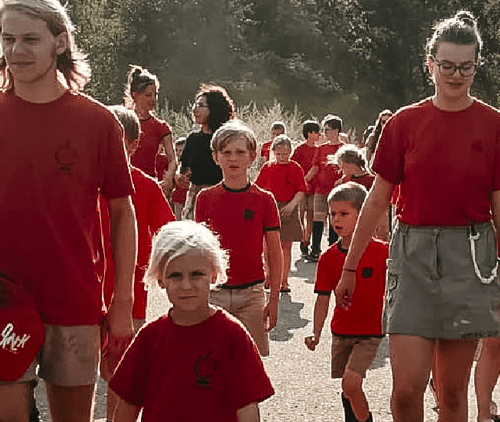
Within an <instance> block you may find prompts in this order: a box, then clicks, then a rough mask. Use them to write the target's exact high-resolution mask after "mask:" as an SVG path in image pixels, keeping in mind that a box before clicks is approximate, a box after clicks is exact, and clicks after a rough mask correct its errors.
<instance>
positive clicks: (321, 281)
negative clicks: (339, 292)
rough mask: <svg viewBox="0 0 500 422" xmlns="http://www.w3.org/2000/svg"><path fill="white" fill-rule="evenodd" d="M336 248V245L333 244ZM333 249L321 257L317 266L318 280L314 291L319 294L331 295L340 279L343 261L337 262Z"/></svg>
mask: <svg viewBox="0 0 500 422" xmlns="http://www.w3.org/2000/svg"><path fill="white" fill-rule="evenodd" d="M332 247H333V248H336V247H337V246H336V245H333V246H332ZM337 261H338V260H336V259H335V256H334V255H333V253H332V250H331V249H328V250H327V251H326V252H325V253H324V254H322V255H321V256H320V257H319V261H318V266H317V268H316V281H315V283H314V292H315V293H317V294H326V295H330V294H331V293H332V291H333V290H335V287H336V286H337V283H338V282H339V279H340V272H341V269H342V268H341V267H342V262H337Z"/></svg>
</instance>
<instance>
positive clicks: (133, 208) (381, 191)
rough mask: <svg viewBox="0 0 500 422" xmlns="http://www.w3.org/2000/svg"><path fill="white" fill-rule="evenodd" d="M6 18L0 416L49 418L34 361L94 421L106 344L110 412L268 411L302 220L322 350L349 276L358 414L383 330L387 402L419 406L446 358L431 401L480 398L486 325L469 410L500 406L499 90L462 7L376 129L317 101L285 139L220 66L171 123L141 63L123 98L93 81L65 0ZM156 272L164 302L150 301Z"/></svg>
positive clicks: (347, 388) (50, 387) (344, 324)
mask: <svg viewBox="0 0 500 422" xmlns="http://www.w3.org/2000/svg"><path fill="white" fill-rule="evenodd" d="M0 20H1V31H2V50H3V52H4V54H5V56H4V58H3V60H2V61H0V77H1V82H2V88H3V89H2V91H0V109H1V110H2V113H4V114H5V115H6V116H9V118H6V119H2V121H1V122H0V125H1V127H2V130H0V146H1V147H2V151H3V152H4V155H5V156H6V157H9V160H6V162H5V165H4V166H2V168H1V169H0V179H1V180H2V183H1V184H0V195H1V196H2V198H3V201H1V203H0V214H1V215H2V219H0V232H2V238H1V240H0V241H1V242H3V243H2V245H1V246H0V248H1V250H2V253H1V254H0V282H1V284H0V293H1V294H2V295H1V296H0V323H1V324H2V325H1V326H0V333H1V334H2V345H1V350H0V420H1V421H2V422H4V421H5V422H27V421H28V420H30V422H31V421H35V420H39V419H38V414H37V413H36V409H32V408H31V410H33V411H32V412H31V415H30V414H29V413H30V403H31V402H32V401H33V400H32V395H33V385H34V383H36V381H37V379H38V378H37V377H38V376H40V377H42V378H43V379H44V380H45V382H46V386H47V394H48V398H49V400H48V401H49V407H50V413H51V417H52V420H53V421H54V422H88V421H89V420H90V417H91V412H92V400H93V395H94V389H95V380H96V376H97V373H98V368H99V353H100V350H101V351H102V353H101V367H100V368H101V369H100V370H101V375H102V376H103V377H104V378H105V379H106V380H107V381H109V394H108V407H107V411H108V413H107V418H108V420H113V421H115V422H133V421H136V420H137V419H138V417H139V415H140V414H141V413H142V419H141V420H142V421H145V422H146V421H148V422H156V421H165V420H169V421H194V420H207V421H232V422H236V421H239V422H257V421H259V420H260V416H259V407H258V404H259V403H260V402H262V401H263V400H266V399H267V398H269V397H271V396H272V395H273V394H274V389H273V386H272V384H271V380H270V379H269V377H268V375H267V373H266V370H265V367H264V364H263V361H262V356H267V355H269V353H270V350H269V332H270V331H271V330H272V329H273V328H275V327H276V325H277V322H278V304H279V299H280V294H281V293H289V292H290V285H289V284H288V278H289V277H288V275H289V271H290V267H291V257H292V253H291V250H292V244H293V242H301V253H302V256H303V258H305V259H306V260H307V261H312V262H317V267H316V277H315V284H314V292H315V293H316V294H317V298H316V302H315V306H314V315H313V332H312V335H310V336H307V337H306V338H305V339H304V341H305V345H306V347H307V348H308V349H310V350H311V351H314V350H315V349H316V346H317V345H318V344H319V342H320V339H321V337H322V330H323V326H324V323H325V319H326V316H327V314H328V308H329V306H330V298H331V296H332V294H333V295H334V297H335V308H334V311H333V317H332V321H331V324H330V331H331V333H332V349H331V350H332V355H331V376H332V377H333V378H340V379H341V380H342V382H341V386H342V392H341V399H342V406H343V408H344V413H345V420H346V422H360V421H373V420H374V416H373V414H372V412H370V406H369V404H368V402H367V398H366V396H365V394H364V391H363V381H364V377H365V375H366V372H367V369H369V367H370V366H371V364H372V362H373V359H374V357H375V354H376V353H377V349H378V347H379V344H380V342H381V339H382V337H383V336H384V333H388V334H389V338H390V358H391V368H392V376H393V391H392V396H391V410H392V413H393V418H394V421H396V422H402V421H405V422H406V421H410V422H422V421H423V393H424V391H425V389H426V388H427V384H428V380H429V376H430V374H431V373H432V376H433V380H434V382H433V385H434V387H435V392H436V400H437V404H438V412H439V420H440V421H443V422H451V421H459V422H466V420H467V386H468V383H469V377H470V372H471V367H472V362H473V359H474V354H475V352H476V350H477V347H478V343H479V339H480V338H482V341H481V346H482V351H481V353H480V355H479V360H478V363H477V366H476V371H475V381H476V394H477V399H478V400H477V404H478V422H491V421H493V420H497V416H496V415H495V413H496V410H495V409H494V406H493V403H492V400H491V398H492V391H493V388H494V386H495V384H496V382H497V379H498V376H499V372H500V359H499V355H500V353H499V350H500V341H499V340H498V338H499V337H500V326H499V315H498V252H497V241H496V233H495V232H496V231H498V229H499V228H500V208H499V207H500V173H499V172H498V167H499V166H500V152H499V151H500V149H499V147H498V145H499V143H500V113H499V112H498V110H496V109H493V108H492V107H490V106H488V105H486V104H484V103H483V102H481V101H479V100H477V99H476V98H474V97H472V96H471V95H470V86H471V84H472V81H473V77H474V74H475V71H476V67H477V65H478V63H479V62H480V51H481V45H482V42H481V39H480V36H479V33H478V30H477V26H476V22H475V19H474V17H473V16H472V15H471V14H470V13H468V12H463V11H462V12H459V13H457V14H456V15H455V16H454V17H453V18H451V19H448V20H444V21H442V22H440V23H439V24H438V25H437V26H436V28H435V32H434V34H433V36H432V37H431V38H430V39H429V42H428V45H427V66H428V69H429V72H430V74H431V77H432V81H433V83H434V87H435V94H434V96H432V97H430V98H427V99H425V100H422V101H420V102H418V103H416V104H412V105H409V106H407V107H404V108H402V109H400V110H398V111H397V112H396V113H394V115H393V114H392V112H390V111H389V110H384V111H383V112H381V113H380V115H379V117H378V119H377V122H376V125H375V127H374V129H373V131H372V132H371V133H370V134H369V135H367V146H366V151H363V150H361V149H359V148H357V147H356V146H354V145H352V144H350V143H349V140H348V139H347V137H346V136H345V135H344V134H343V133H342V127H343V122H342V119H341V118H340V117H338V116H335V115H331V114H328V115H327V116H326V117H325V118H324V119H323V120H322V122H321V124H320V123H319V122H317V121H315V120H307V121H305V122H304V123H303V128H302V129H303V130H302V133H303V138H304V141H303V142H302V143H301V144H300V145H298V146H297V148H296V149H295V150H294V148H293V145H294V142H293V141H292V140H291V139H290V138H289V137H288V136H287V135H286V134H285V132H286V127H285V125H284V123H282V122H274V123H273V125H272V127H271V141H268V142H266V143H264V144H263V146H262V148H261V151H260V153H259V151H258V142H257V139H256V137H255V135H254V133H253V132H252V130H250V129H249V128H248V127H247V126H245V125H244V124H243V123H242V122H240V121H238V120H236V119H235V116H236V115H235V105H234V103H233V101H232V99H231V98H230V97H229V95H228V94H227V92H226V91H225V89H224V88H222V87H220V86H217V85H213V84H208V85H202V86H201V87H200V89H199V91H198V92H197V93H196V95H195V103H194V105H193V120H194V121H195V123H197V124H198V125H200V131H199V132H195V133H191V134H190V135H189V136H188V137H187V139H184V138H178V139H177V141H175V143H174V142H173V140H172V131H171V128H170V126H169V125H168V124H167V123H166V122H164V121H162V120H160V119H157V118H156V117H155V116H154V109H155V106H156V95H157V91H158V88H159V83H158V80H157V78H156V77H155V76H154V75H153V74H151V73H149V72H148V71H147V70H146V69H143V68H141V67H139V66H132V67H131V69H130V72H129V75H128V83H127V87H126V92H125V94H126V106H127V108H125V107H122V106H116V107H111V108H106V107H104V106H102V105H101V104H99V103H98V102H96V101H94V100H91V99H90V98H88V97H87V96H85V95H83V94H81V92H80V91H81V90H82V89H83V86H84V85H85V82H86V80H87V78H88V76H89V73H88V68H87V64H86V62H85V61H84V56H83V55H81V54H80V53H79V52H78V49H77V48H76V46H75V45H74V40H73V37H72V25H71V22H70V20H69V17H68V15H67V13H66V10H65V9H64V7H63V6H62V5H61V4H60V3H59V1H58V0H37V1H31V0H4V2H3V3H2V6H1V7H0ZM26 57H31V59H29V60H26ZM33 63H35V64H36V66H32V64H33ZM26 121H30V123H32V124H30V125H26ZM75 127H78V128H79V129H80V130H78V131H75V129H74V128H75ZM416 127H418V128H419V130H415V128H416ZM21 129H22V130H21ZM141 132H142V134H141ZM40 137H41V138H40ZM35 140H36V142H35ZM122 141H123V143H122ZM18 145H28V146H29V148H28V149H27V153H28V158H27V157H26V151H22V154H21V153H19V148H18ZM54 151H55V153H54ZM162 151H163V156H162ZM367 156H368V158H367ZM443 156H446V157H447V160H446V161H443V160H441V161H438V160H436V157H443ZM257 157H260V159H259V167H260V172H259V174H258V176H257V177H256V179H255V181H254V180H252V179H251V177H250V171H249V170H250V168H251V166H252V165H253V163H254V161H255V160H256V159H257ZM367 162H368V163H369V164H368V165H367ZM179 164H180V165H179ZM137 167H140V168H141V169H139V168H137ZM372 168H373V172H374V173H373V174H372V173H371V169H372ZM12 174H18V175H19V177H17V178H14V177H12ZM395 187H396V188H395ZM368 191H369V192H368ZM394 192H396V193H394ZM167 200H168V201H170V205H169V202H167ZM391 201H392V202H393V203H394V205H395V214H396V220H397V225H396V227H395V229H394V230H393V233H392V238H391V245H390V247H389V245H388V244H387V243H386V242H385V240H387V239H388V232H389V229H388V228H389V216H388V214H387V209H388V207H389V205H390V203H391ZM47 204H49V206H47ZM172 209H173V211H172ZM96 210H97V213H96ZM188 217H189V218H190V219H187V218H188ZM174 220H184V221H174ZM191 220H194V221H191ZM325 223H328V227H329V230H328V232H329V233H328V243H329V247H328V248H327V249H326V250H325V251H324V252H323V253H321V243H322V235H323V232H324V229H325ZM377 237H378V238H379V239H377ZM134 278H135V280H134ZM102 280H103V281H104V283H103V284H101V283H99V281H102ZM386 284H387V286H386ZM146 285H148V286H149V287H151V288H153V287H154V286H159V287H160V288H162V289H165V290H166V293H167V296H168V299H169V301H170V304H171V308H170V309H169V311H168V313H167V314H166V315H163V316H161V317H160V318H158V319H156V320H154V321H151V322H149V323H147V324H146V323H145V311H146V302H147V291H146V289H145V286H146ZM266 285H267V286H268V287H269V292H266V291H265V286H266ZM103 296H104V304H105V307H106V308H107V309H106V312H103V300H102V299H103ZM19 297H22V298H24V297H25V298H26V299H25V300H23V301H21V302H23V303H22V306H20V305H19V303H20V302H19V300H14V299H16V298H19ZM16 302H17V303H16ZM26 315H27V316H28V317H29V319H30V322H31V324H28V325H22V323H24V322H26V318H27V317H26ZM21 316H22V317H21ZM33 316H34V317H33ZM38 317H39V318H40V319H39V320H38ZM14 318H15V319H14ZM23 318H24V320H23ZM383 321H385V327H383V324H382V322H383ZM37 322H38V323H37ZM14 326H15V327H16V329H20V328H22V329H23V330H24V329H26V330H32V331H30V333H32V335H33V337H31V334H30V335H28V334H25V335H24V337H19V338H18V334H17V333H13V330H14ZM24 327H26V328H24ZM20 334H22V333H21V332H19V335H20ZM30 338H32V341H31V342H30ZM43 338H44V339H45V340H44V342H43V341H42V340H43ZM35 340H36V344H35V342H34V341H35ZM40 343H43V344H40ZM27 344H29V347H26V349H25V348H24V346H26V345H27ZM99 345H100V346H101V347H99ZM38 350H39V353H37V352H38ZM28 351H29V353H30V354H29V355H27V354H25V353H27V352H28ZM35 355H36V356H35ZM26 356H29V359H26ZM12 362H14V363H15V364H13V363H12ZM19 362H22V365H21V364H20V363H19ZM16 365H17V366H16ZM37 367H38V371H37V370H36V369H37Z"/></svg>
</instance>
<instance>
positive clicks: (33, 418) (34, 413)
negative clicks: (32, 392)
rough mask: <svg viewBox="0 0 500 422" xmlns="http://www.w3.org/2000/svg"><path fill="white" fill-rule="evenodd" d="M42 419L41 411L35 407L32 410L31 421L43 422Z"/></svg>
mask: <svg viewBox="0 0 500 422" xmlns="http://www.w3.org/2000/svg"><path fill="white" fill-rule="evenodd" d="M41 421H42V420H41V419H40V412H39V411H38V409H37V408H36V407H35V408H34V409H33V410H32V411H31V412H30V417H29V422H41Z"/></svg>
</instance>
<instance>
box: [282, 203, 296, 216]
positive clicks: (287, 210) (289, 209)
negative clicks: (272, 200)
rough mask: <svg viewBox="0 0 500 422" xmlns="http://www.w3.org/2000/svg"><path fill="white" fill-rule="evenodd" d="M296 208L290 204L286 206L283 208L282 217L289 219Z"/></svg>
mask: <svg viewBox="0 0 500 422" xmlns="http://www.w3.org/2000/svg"><path fill="white" fill-rule="evenodd" d="M294 209H295V207H291V206H290V204H287V205H285V206H284V207H283V208H281V215H282V217H289V216H290V215H291V214H292V212H293V210H294Z"/></svg>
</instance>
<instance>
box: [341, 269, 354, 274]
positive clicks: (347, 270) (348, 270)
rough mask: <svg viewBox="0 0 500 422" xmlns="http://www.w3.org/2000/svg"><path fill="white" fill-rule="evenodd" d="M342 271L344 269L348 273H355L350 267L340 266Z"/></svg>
mask: <svg viewBox="0 0 500 422" xmlns="http://www.w3.org/2000/svg"><path fill="white" fill-rule="evenodd" d="M342 271H346V272H348V273H355V272H356V270H353V269H352V268H342Z"/></svg>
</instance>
